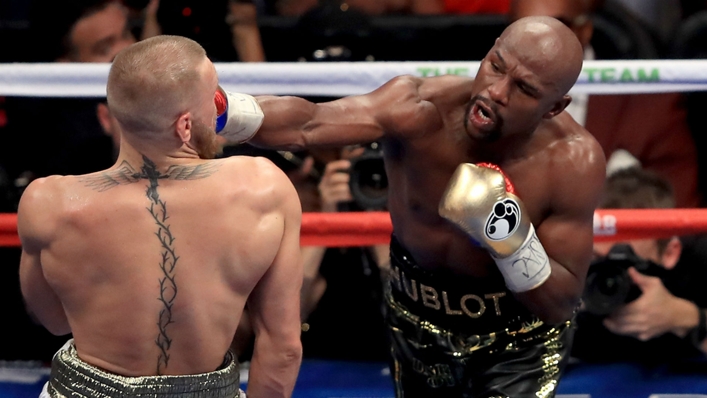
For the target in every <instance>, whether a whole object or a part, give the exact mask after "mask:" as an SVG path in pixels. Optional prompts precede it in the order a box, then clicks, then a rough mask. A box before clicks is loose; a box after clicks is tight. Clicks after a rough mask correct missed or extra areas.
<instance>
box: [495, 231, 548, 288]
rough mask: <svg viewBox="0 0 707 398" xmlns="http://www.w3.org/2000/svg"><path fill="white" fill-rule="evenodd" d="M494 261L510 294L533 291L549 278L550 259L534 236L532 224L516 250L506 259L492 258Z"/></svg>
mask: <svg viewBox="0 0 707 398" xmlns="http://www.w3.org/2000/svg"><path fill="white" fill-rule="evenodd" d="M494 260H495V261H496V264H497V265H498V269H499V270H500V271H501V274H503V279H504V280H505V281H506V286H508V289H510V290H511V291H512V292H516V293H519V292H526V291H528V290H532V289H535V288H536V287H538V286H540V285H541V284H543V283H544V282H545V281H546V280H547V278H549V277H550V272H551V267H550V259H549V257H548V256H547V253H545V248H544V247H543V245H542V244H541V243H540V239H538V237H537V235H536V234H535V227H533V225H532V224H531V225H530V229H529V230H528V235H527V237H526V238H525V241H524V242H523V244H522V245H521V246H520V247H519V248H518V250H516V251H515V252H514V253H513V254H511V255H510V256H507V257H503V258H498V257H494Z"/></svg>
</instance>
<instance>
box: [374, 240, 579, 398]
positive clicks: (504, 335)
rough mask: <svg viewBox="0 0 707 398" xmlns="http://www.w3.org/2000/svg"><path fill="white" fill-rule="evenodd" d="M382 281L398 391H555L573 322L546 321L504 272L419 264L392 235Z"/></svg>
mask: <svg viewBox="0 0 707 398" xmlns="http://www.w3.org/2000/svg"><path fill="white" fill-rule="evenodd" d="M390 257H391V273H390V275H389V280H388V283H386V286H385V288H386V289H385V290H386V293H385V302H386V322H387V326H388V334H389V338H390V342H391V354H392V364H391V373H392V375H393V378H394V382H395V390H396V397H397V398H410V397H480V398H481V397H483V398H491V397H494V398H495V397H512V398H524V397H533V398H542V397H554V396H555V390H556V388H557V384H558V382H559V378H560V375H561V374H562V371H563V369H564V368H565V365H566V363H567V360H568V359H569V351H570V348H571V347H570V345H571V343H572V337H573V334H574V322H573V321H567V322H565V323H563V324H561V325H557V326H550V325H546V324H544V323H543V322H542V321H540V320H539V319H538V318H537V317H536V316H534V315H532V314H531V313H530V312H529V311H528V310H527V309H526V308H525V307H524V306H523V305H522V304H520V303H519V302H518V301H516V300H515V298H514V297H513V296H512V294H511V292H510V291H509V290H508V289H507V288H506V286H505V283H504V282H503V278H502V277H501V276H500V275H499V276H498V278H497V279H496V278H484V279H478V278H471V277H464V276H459V275H442V274H437V275H436V274H435V273H433V272H430V271H427V270H424V269H422V268H420V267H419V266H418V265H417V264H416V263H415V262H414V260H413V259H412V256H411V255H410V253H409V252H408V251H407V250H406V249H405V248H404V247H403V246H402V245H401V244H400V243H399V242H398V241H397V240H396V239H395V237H394V236H393V238H392V239H391V245H390Z"/></svg>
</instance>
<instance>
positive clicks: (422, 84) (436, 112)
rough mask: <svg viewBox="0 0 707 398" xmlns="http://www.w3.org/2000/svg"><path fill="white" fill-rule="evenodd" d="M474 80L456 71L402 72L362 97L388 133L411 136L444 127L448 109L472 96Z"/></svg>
mask: <svg viewBox="0 0 707 398" xmlns="http://www.w3.org/2000/svg"><path fill="white" fill-rule="evenodd" d="M471 82H473V80H471V79H469V78H466V77H461V76H454V75H446V76H439V77H418V76H412V75H401V76H397V77H395V78H393V79H391V80H389V81H388V82H387V83H385V84H384V85H383V86H381V87H379V88H378V89H376V90H375V91H373V92H371V93H369V94H367V95H366V96H365V97H363V98H366V99H367V100H370V102H371V106H370V108H371V110H372V111H373V112H375V113H376V114H377V116H376V119H377V120H379V121H380V123H381V125H382V126H383V127H384V129H385V130H386V132H387V133H389V134H394V135H395V134H397V135H401V136H404V137H410V136H415V135H419V134H424V133H426V132H429V131H435V130H437V129H439V128H441V127H442V125H443V114H444V113H445V110H446V109H448V108H449V107H450V105H451V104H457V105H459V104H461V103H464V102H465V101H468V100H469V98H470V94H471Z"/></svg>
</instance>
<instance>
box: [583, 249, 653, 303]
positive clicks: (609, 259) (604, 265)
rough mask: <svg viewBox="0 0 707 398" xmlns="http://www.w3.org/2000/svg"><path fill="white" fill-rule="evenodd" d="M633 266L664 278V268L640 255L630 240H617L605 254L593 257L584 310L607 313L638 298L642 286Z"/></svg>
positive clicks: (586, 286)
mask: <svg viewBox="0 0 707 398" xmlns="http://www.w3.org/2000/svg"><path fill="white" fill-rule="evenodd" d="M630 267H634V268H635V269H636V271H638V272H640V273H642V274H644V275H649V276H655V277H658V278H661V279H663V280H664V279H665V273H666V270H665V268H663V267H661V266H660V265H658V264H656V263H654V262H652V261H650V260H645V259H643V258H641V257H638V256H637V255H636V253H634V251H633V249H632V248H631V246H629V245H628V244H616V245H614V246H613V247H612V248H611V250H610V251H609V253H608V254H607V255H606V256H604V257H600V258H598V259H596V260H594V261H593V262H592V264H591V265H590V266H589V271H588V273H587V282H586V284H585V289H584V295H583V297H582V299H583V301H584V306H585V310H586V311H587V312H589V313H591V314H594V315H598V316H606V315H609V314H610V313H612V312H613V311H614V310H616V309H617V308H619V307H621V306H623V305H625V304H627V303H630V302H631V301H633V300H635V299H637V298H638V297H639V296H640V295H641V289H640V288H639V287H638V286H636V284H635V283H633V281H632V280H631V277H630V276H629V274H628V269H629V268H630Z"/></svg>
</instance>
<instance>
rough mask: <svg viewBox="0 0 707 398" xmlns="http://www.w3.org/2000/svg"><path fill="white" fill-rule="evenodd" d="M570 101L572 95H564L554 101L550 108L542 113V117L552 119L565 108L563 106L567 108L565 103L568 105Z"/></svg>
mask: <svg viewBox="0 0 707 398" xmlns="http://www.w3.org/2000/svg"><path fill="white" fill-rule="evenodd" d="M570 102H572V97H570V96H569V95H564V96H563V97H562V99H561V100H559V101H557V102H555V105H553V106H552V109H550V110H549V111H548V112H546V113H545V114H544V115H543V118H544V119H552V118H553V117H555V116H557V115H559V114H560V113H562V111H564V110H565V108H567V105H569V104H570Z"/></svg>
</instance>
